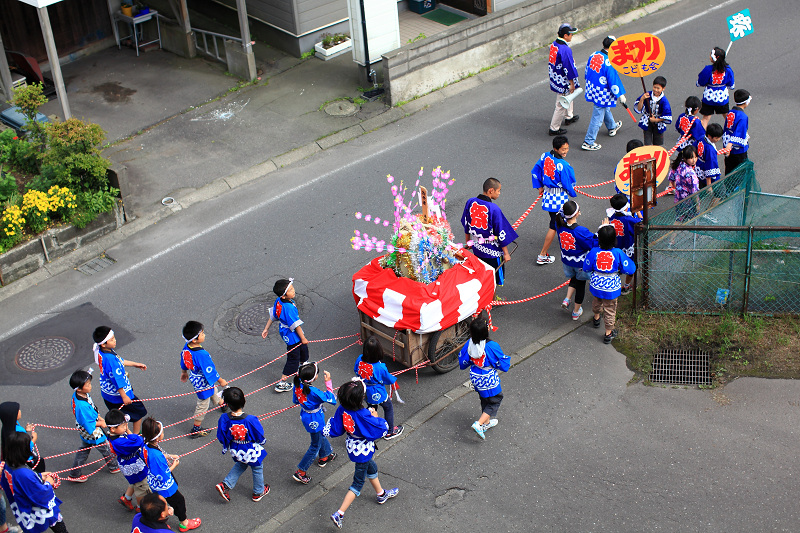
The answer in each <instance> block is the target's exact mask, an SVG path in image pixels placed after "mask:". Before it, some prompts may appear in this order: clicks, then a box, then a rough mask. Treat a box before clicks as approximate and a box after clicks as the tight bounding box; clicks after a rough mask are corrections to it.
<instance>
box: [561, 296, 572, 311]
mask: <svg viewBox="0 0 800 533" xmlns="http://www.w3.org/2000/svg"><path fill="white" fill-rule="evenodd" d="M571 303H572V300H570V299H569V298H564V299H563V300H561V309H569V304H571Z"/></svg>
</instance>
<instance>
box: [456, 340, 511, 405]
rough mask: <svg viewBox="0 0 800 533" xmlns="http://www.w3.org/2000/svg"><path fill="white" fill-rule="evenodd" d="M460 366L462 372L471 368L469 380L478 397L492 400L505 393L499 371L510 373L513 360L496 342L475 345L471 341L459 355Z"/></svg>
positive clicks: (482, 342)
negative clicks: (501, 385) (493, 397)
mask: <svg viewBox="0 0 800 533" xmlns="http://www.w3.org/2000/svg"><path fill="white" fill-rule="evenodd" d="M458 365H459V366H460V367H461V370H464V369H466V368H469V379H470V380H471V381H472V385H473V386H474V387H475V390H476V391H478V396H480V397H481V398H491V397H492V396H497V395H498V394H500V393H502V392H503V389H502V388H501V387H500V375H499V374H498V373H497V371H498V370H502V371H503V372H508V369H509V368H511V358H510V357H509V356H507V355H506V354H504V353H503V350H502V349H501V348H500V345H499V344H497V343H496V342H494V341H481V342H479V343H478V344H475V343H474V342H472V340H471V339H470V341H469V342H468V343H467V344H465V345H464V347H463V348H461V353H459V354H458Z"/></svg>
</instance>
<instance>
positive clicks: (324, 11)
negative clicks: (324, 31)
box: [295, 0, 347, 35]
mask: <svg viewBox="0 0 800 533" xmlns="http://www.w3.org/2000/svg"><path fill="white" fill-rule="evenodd" d="M295 1H296V5H297V19H298V32H297V33H298V34H300V35H303V34H306V33H309V32H313V31H316V30H318V29H320V28H325V27H327V26H330V25H331V24H334V23H337V22H340V21H341V20H342V19H347V2H346V1H345V0H295Z"/></svg>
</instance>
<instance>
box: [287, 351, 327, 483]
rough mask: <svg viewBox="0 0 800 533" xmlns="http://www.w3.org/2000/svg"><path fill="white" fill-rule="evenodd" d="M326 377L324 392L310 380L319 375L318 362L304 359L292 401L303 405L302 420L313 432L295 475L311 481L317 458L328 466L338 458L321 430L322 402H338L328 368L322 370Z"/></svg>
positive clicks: (322, 426) (322, 423)
mask: <svg viewBox="0 0 800 533" xmlns="http://www.w3.org/2000/svg"><path fill="white" fill-rule="evenodd" d="M322 375H323V377H324V379H325V392H322V391H321V390H319V389H318V388H316V387H312V386H311V384H312V383H313V382H314V381H316V379H317V377H318V376H319V366H317V363H316V362H313V361H312V362H310V363H303V366H301V367H300V370H298V371H297V375H296V376H295V377H294V392H293V394H292V402H293V403H295V404H298V405H300V420H301V421H302V422H303V426H304V427H305V428H306V431H308V433H309V434H310V435H311V444H310V445H309V447H308V450H307V451H306V453H305V455H304V456H303V458H302V459H301V460H300V463H299V464H298V465H297V471H296V472H295V473H294V474H293V475H292V478H293V479H294V480H295V481H297V482H299V483H302V484H303V485H308V484H309V483H310V482H311V477H310V476H309V475H308V467H309V466H311V463H313V462H314V460H315V459H317V466H319V467H320V468H325V467H326V466H327V465H328V463H330V462H331V461H333V460H334V459H336V454H335V453H334V452H332V451H331V443H330V442H328V439H327V438H325V435H323V434H322V430H323V428H324V427H325V407H324V406H323V404H325V403H329V404H331V405H336V396H334V394H333V383H331V374H330V372H328V371H327V370H325V371H324V372H323V373H322Z"/></svg>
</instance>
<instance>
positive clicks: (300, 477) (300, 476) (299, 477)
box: [292, 470, 311, 485]
mask: <svg viewBox="0 0 800 533" xmlns="http://www.w3.org/2000/svg"><path fill="white" fill-rule="evenodd" d="M292 479H294V480H295V481H297V482H298V483H302V484H303V485H308V484H309V483H311V478H310V477H308V476H307V475H306V473H305V472H303V471H302V470H298V471H297V472H295V473H294V474H292Z"/></svg>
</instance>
